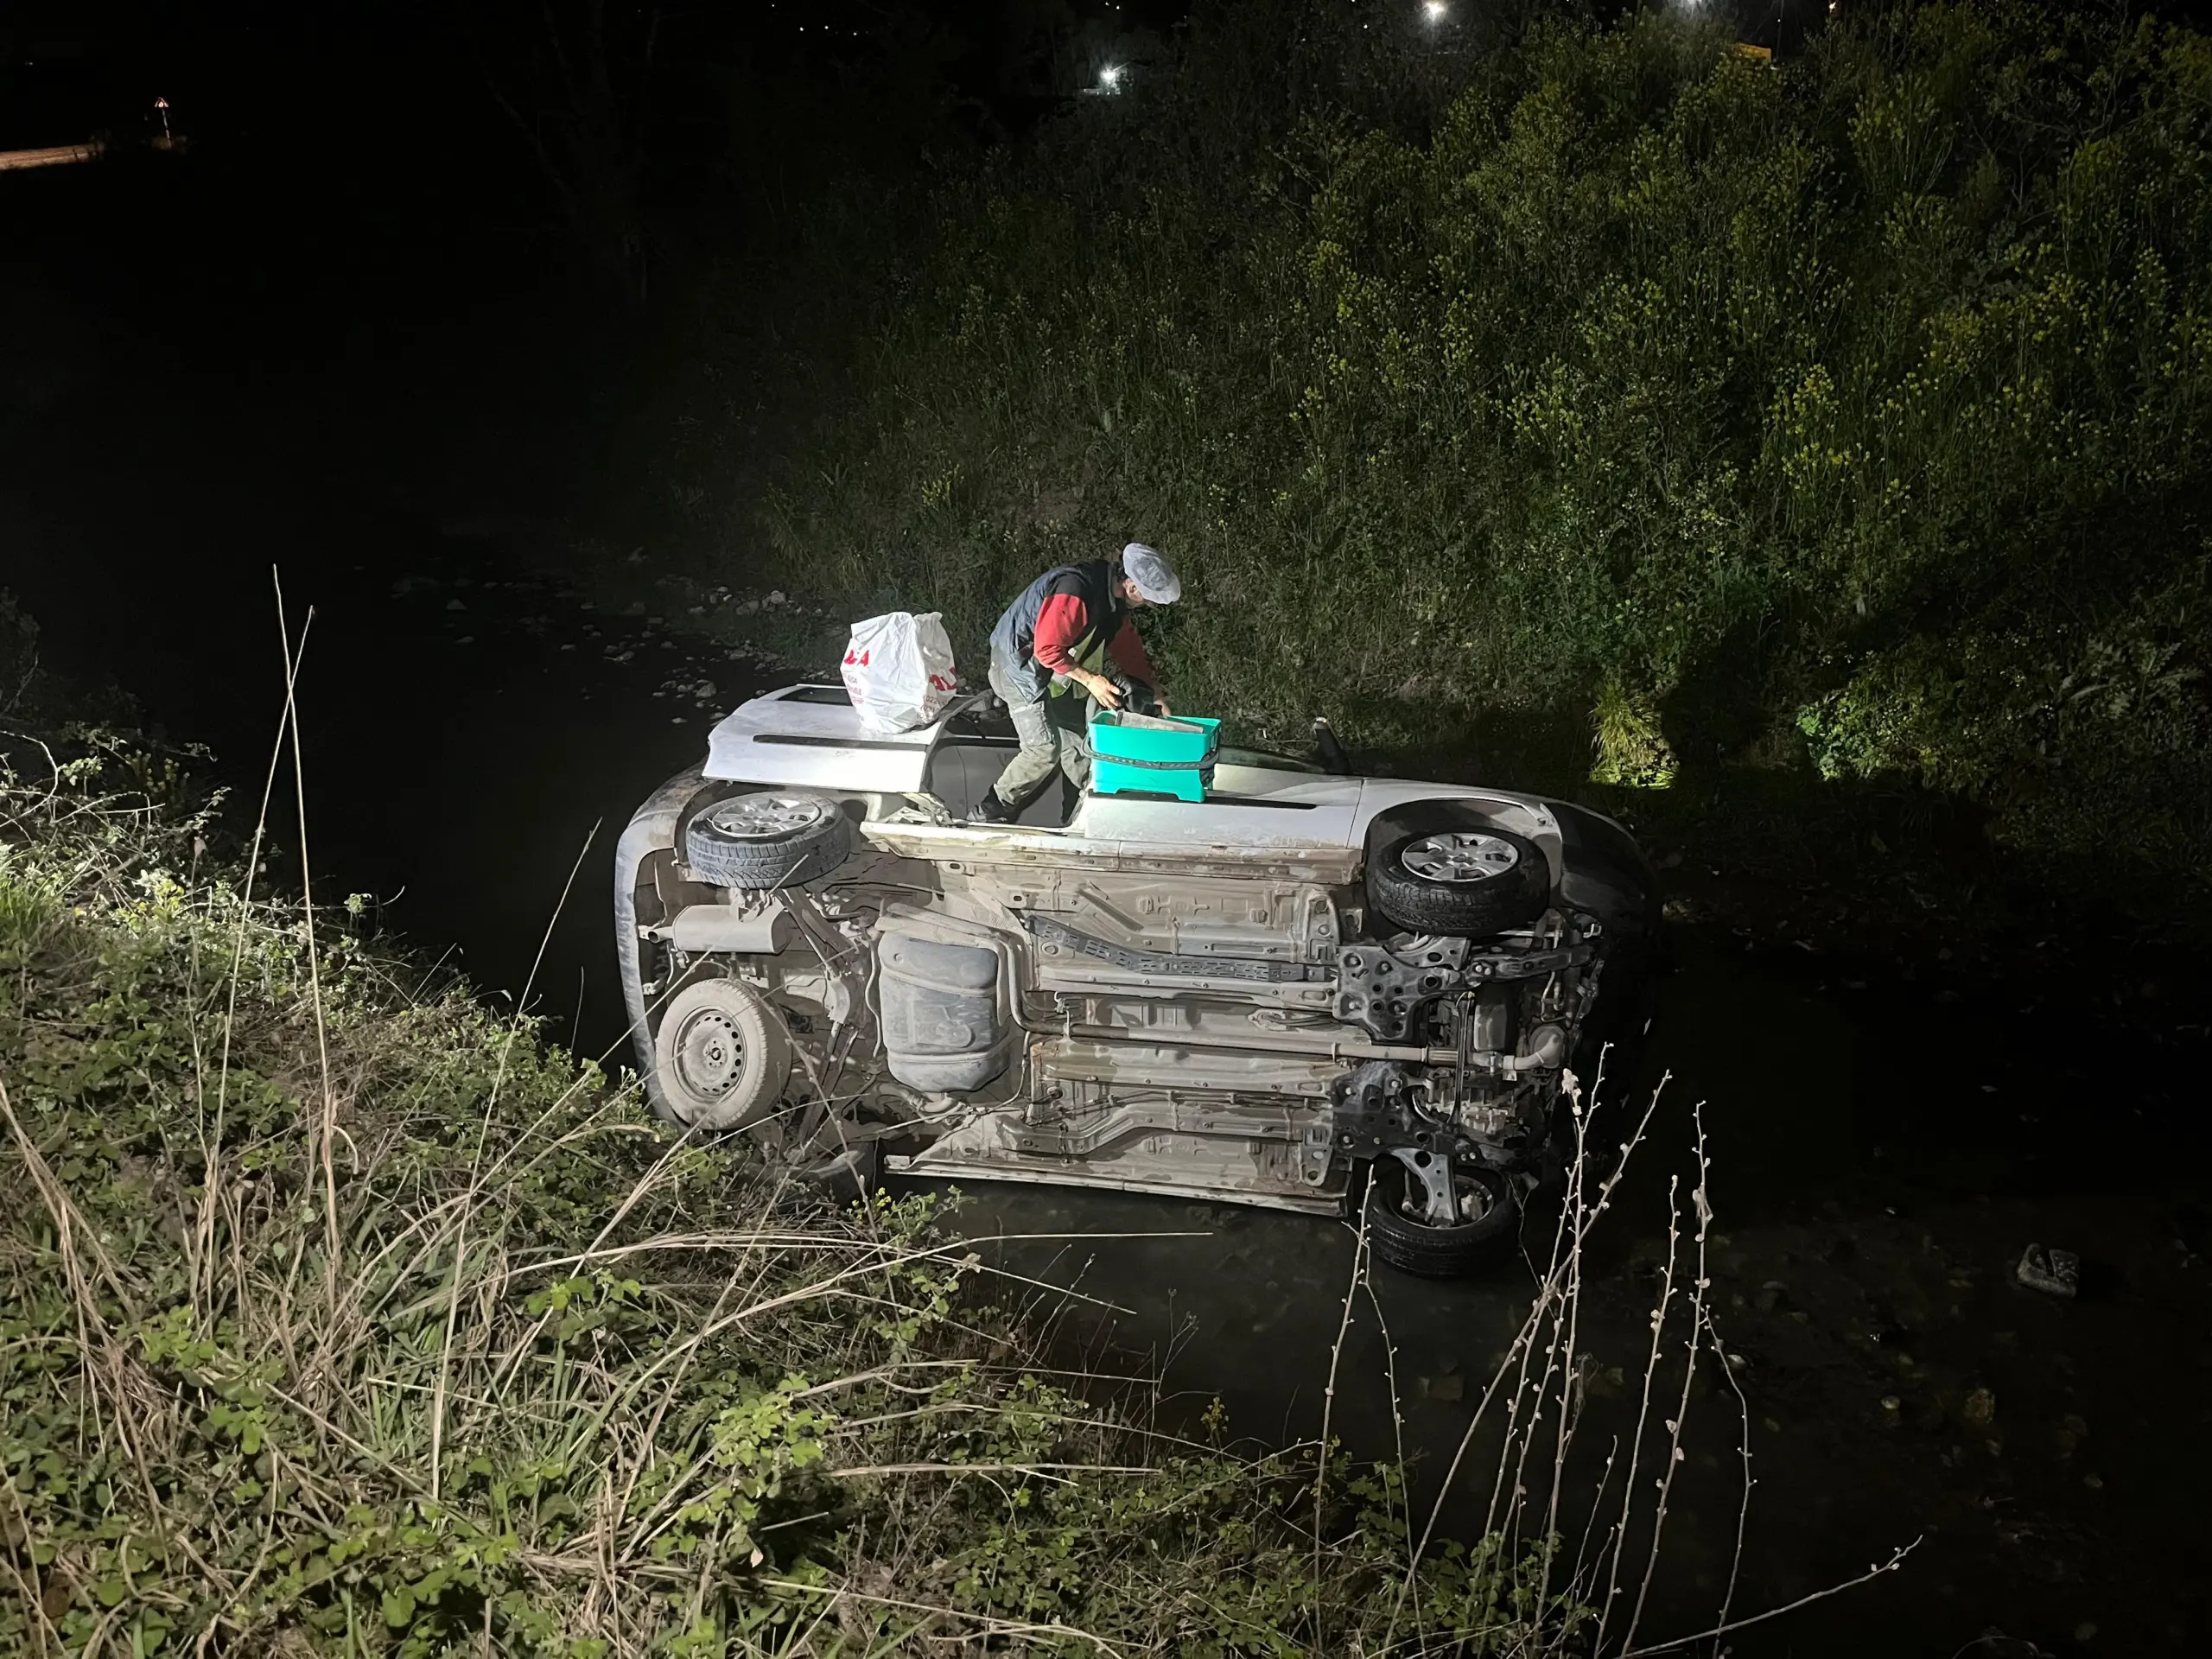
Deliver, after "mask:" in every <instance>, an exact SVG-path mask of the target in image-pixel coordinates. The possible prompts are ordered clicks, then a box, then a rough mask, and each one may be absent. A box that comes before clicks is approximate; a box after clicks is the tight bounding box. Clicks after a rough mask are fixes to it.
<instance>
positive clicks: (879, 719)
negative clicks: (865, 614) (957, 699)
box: [845, 611, 957, 734]
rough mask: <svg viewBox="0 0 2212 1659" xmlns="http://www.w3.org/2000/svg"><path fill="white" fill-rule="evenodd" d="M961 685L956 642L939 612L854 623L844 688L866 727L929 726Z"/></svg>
mask: <svg viewBox="0 0 2212 1659" xmlns="http://www.w3.org/2000/svg"><path fill="white" fill-rule="evenodd" d="M956 686H957V679H956V678H955V675H954V669H953V662H952V641H951V639H950V638H948V637H947V635H946V633H945V632H944V619H943V618H942V617H941V616H940V615H939V614H938V613H937V612H935V611H931V612H930V613H928V614H927V615H926V616H915V615H912V614H911V613H908V612H906V611H893V612H892V613H890V614H889V615H887V616H871V617H870V618H868V620H867V621H865V622H855V623H854V624H853V638H852V643H851V644H850V645H848V646H847V647H846V648H845V689H846V690H848V691H849V692H851V693H852V695H853V707H854V708H855V709H858V710H860V716H861V730H862V731H867V732H877V733H883V734H888V733H892V732H911V731H912V730H913V729H914V728H916V727H917V726H927V725H928V724H930V723H931V721H934V720H935V719H936V718H937V717H938V715H941V714H943V713H944V705H945V704H946V703H948V702H951V701H952V693H953V691H954V690H955V688H956Z"/></svg>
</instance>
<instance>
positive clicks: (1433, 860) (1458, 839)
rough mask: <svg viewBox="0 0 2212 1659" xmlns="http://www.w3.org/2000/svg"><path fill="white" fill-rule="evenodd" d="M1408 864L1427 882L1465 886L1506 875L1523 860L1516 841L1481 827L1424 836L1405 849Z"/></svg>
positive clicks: (1407, 865) (1407, 866)
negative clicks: (1492, 833) (1484, 832)
mask: <svg viewBox="0 0 2212 1659" xmlns="http://www.w3.org/2000/svg"><path fill="white" fill-rule="evenodd" d="M1404 857H1405V865H1406V868H1408V870H1411V871H1412V872H1413V873H1414V874H1415V875H1417V876H1420V877H1421V879H1422V880H1425V881H1436V882H1440V883H1442V884H1444V885H1446V886H1447V887H1461V886H1465V885H1467V884H1469V883H1471V882H1475V881H1487V880H1490V879H1491V877H1493V876H1499V875H1503V874H1505V873H1506V872H1507V871H1509V870H1510V869H1511V868H1513V867H1514V866H1515V865H1516V864H1518V863H1519V862H1520V861H1521V854H1520V852H1519V850H1518V849H1516V848H1515V846H1514V845H1513V843H1512V842H1510V841H1507V840H1505V839H1503V837H1502V836H1491V835H1484V834H1483V833H1482V832H1481V831H1480V830H1467V829H1455V830H1452V831H1449V832H1447V833H1446V834H1444V835H1439V836H1423V837H1422V838H1421V840H1419V841H1417V842H1414V844H1413V845H1412V846H1410V847H1408V848H1407V849H1406V850H1405V855H1404Z"/></svg>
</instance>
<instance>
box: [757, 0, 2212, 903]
mask: <svg viewBox="0 0 2212 1659" xmlns="http://www.w3.org/2000/svg"><path fill="white" fill-rule="evenodd" d="M917 217H918V219H920V220H921V221H923V222H925V226H926V228H925V229H924V230H923V231H921V232H918V234H916V235H914V236H912V237H911V238H908V239H907V241H906V244H905V245H903V246H902V248H901V250H900V251H899V254H898V257H897V258H896V259H895V261H893V270H892V271H891V273H890V275H889V276H888V277H887V281H886V283H885V286H884V289H883V290H882V297H881V302H880V304H879V305H878V307H877V308H876V309H875V311H874V314H873V315H872V317H871V319H870V321H868V324H867V327H866V332H865V336H864V343H863V345H862V346H861V349H860V350H859V352H858V353H857V354H856V355H855V357H854V358H853V359H850V361H849V364H848V365H847V366H846V369H845V371H844V372H842V377H841V378H839V379H837V381H836V384H835V385H831V386H829V388H827V394H828V397H829V404H830V406H831V407H833V408H834V409H835V410H836V414H835V415H834V416H833V417H830V418H827V419H825V420H824V421H823V422H822V423H820V424H819V425H816V426H810V428H808V429H806V430H805V431H804V432H803V433H801V434H800V435H799V436H798V442H795V443H794V444H793V445H792V446H791V454H792V456H793V460H792V462H791V465H789V466H788V467H785V469H784V471H783V472H782V474H780V476H779V480H778V482H777V483H776V485H775V486H773V487H772V488H770V489H767V490H765V491H763V490H758V489H755V488H753V487H751V486H749V485H747V486H744V487H740V486H738V485H737V484H736V482H735V480H732V481H731V483H730V485H729V486H728V488H727V490H726V493H725V494H724V495H723V497H722V498H721V499H723V500H724V501H725V502H727V503H728V516H727V517H726V518H724V519H722V520H721V523H722V524H723V526H724V534H723V537H722V540H723V544H724V545H725V546H728V547H732V548H735V547H739V546H741V547H742V548H744V549H745V550H746V551H745V554H744V558H745V560H746V561H747V562H750V561H752V560H753V559H755V558H757V557H759V556H760V546H761V541H762V538H763V536H764V534H765V537H766V543H767V557H768V558H769V560H770V562H771V565H772V569H770V571H769V572H768V574H767V576H766V582H772V583H774V584H775V585H778V586H781V587H783V588H787V589H791V590H794V591H797V592H799V593H804V594H808V595H810V596H813V597H817V598H819V599H820V600H821V601H823V602H824V603H825V604H827V605H828V606H829V607H830V608H831V613H832V614H836V615H845V614H853V615H857V614H861V613H863V607H868V606H870V605H878V606H882V607H891V606H897V607H906V608H912V609H917V610H918V609H923V608H928V607H942V608H943V609H944V610H945V611H946V612H947V613H948V614H949V617H950V620H952V621H953V623H954V625H955V638H956V641H957V643H958V644H959V645H960V646H961V647H962V649H963V653H964V655H965V656H966V658H968V660H969V661H970V662H971V663H972V662H974V661H976V659H977V658H979V656H980V653H981V651H982V639H983V633H984V630H985V629H986V628H987V627H988V623H989V620H990V618H991V616H992V615H993V614H994V613H995V610H996V609H997V607H999V606H1001V604H1002V603H1003V602H1004V601H1005V600H1006V598H1007V596H1008V595H1009V594H1012V593H1013V592H1014V590H1015V589H1016V588H1018V587H1019V585H1020V583H1021V582H1024V581H1026V580H1027V577H1028V576H1029V575H1031V574H1033V572H1034V571H1035V570H1036V569H1038V568H1039V567H1040V565H1042V564H1044V563H1049V562H1051V561H1053V560H1056V559H1060V558H1066V557H1077V556H1097V555H1098V554H1099V553H1100V552H1101V551H1102V550H1107V549H1110V548H1112V547H1115V546H1117V545H1118V544H1119V543H1121V542H1122V540H1124V539H1126V538H1128V537H1141V538H1144V539H1148V540H1151V541H1154V542H1155V543H1158V544H1159V545H1160V546H1162V547H1165V548H1166V549H1168V550H1171V551H1172V552H1173V554H1174V555H1175V556H1177V557H1178V558H1179V560H1180V561H1181V563H1182V564H1183V566H1184V567H1185V569H1186V570H1187V571H1188V573H1189V575H1188V581H1189V587H1188V600H1187V602H1186V603H1185V604H1184V605H1183V606H1181V607H1179V608H1178V609H1176V610H1175V611H1173V613H1166V614H1162V615H1160V616H1158V617H1157V618H1155V619H1153V620H1150V621H1148V624H1147V626H1155V627H1156V628H1157V629H1158V632H1159V639H1158V643H1159V645H1160V649H1161V651H1162V652H1163V653H1164V656H1165V658H1166V663H1167V664H1169V667H1170V671H1171V674H1172V676H1173V679H1174V681H1175V683H1176V685H1177V687H1178V689H1179V693H1180V697H1181V700H1182V701H1183V702H1185V706H1192V707H1200V708H1205V709H1211V710H1212V711H1215V712H1218V713H1222V714H1225V715H1231V716H1233V717H1235V718H1236V719H1237V720H1238V721H1240V722H1242V723H1243V724H1244V725H1246V726H1247V727H1248V728H1255V727H1256V728H1262V729H1272V730H1274V731H1275V732H1278V733H1289V732H1294V731H1295V730H1297V729H1299V728H1301V727H1302V724H1303V720H1304V717H1305V716H1306V715H1309V714H1311V713H1315V712H1320V713H1326V714H1329V715H1333V716H1335V717H1336V718H1337V719H1338V721H1340V722H1341V723H1343V724H1344V725H1346V726H1348V727H1349V728H1351V730H1353V731H1354V732H1355V733H1356V734H1359V735H1361V736H1363V737H1365V738H1367V739H1368V740H1370V741H1377V742H1382V743H1388V744H1406V743H1408V742H1410V741H1415V740H1419V741H1424V742H1427V743H1431V744H1433V743H1436V742H1438V741H1440V740H1446V739H1448V738H1449V737H1450V736H1451V735H1452V734H1454V733H1461V734H1464V733H1466V732H1470V731H1480V732H1482V733H1484V734H1485V735H1486V737H1487V738H1488V739H1489V740H1490V742H1491V747H1493V749H1495V748H1496V747H1498V746H1499V743H1500V741H1501V740H1505V741H1507V746H1508V747H1510V746H1511V740H1513V739H1515V738H1516V736H1521V735H1525V734H1527V733H1529V732H1531V731H1537V730H1541V731H1549V732H1557V731H1560V730H1561V729H1566V730H1568V731H1570V732H1572V733H1573V734H1575V735H1574V736H1573V739H1572V741H1573V743H1574V744H1575V745H1579V744H1580V742H1582V741H1594V744H1595V749H1596V753H1595V770H1594V774H1593V775H1594V776H1596V777H1597V778H1598V779H1600V780H1604V781H1618V782H1622V783H1645V784H1650V783H1661V782H1665V781H1667V780H1669V779H1670V778H1672V777H1674V776H1675V775H1676V774H1677V773H1678V772H1680V773H1681V775H1683V776H1684V777H1689V776H1693V775H1705V776H1708V777H1709V776H1712V775H1713V774H1714V773H1716V772H1718V771H1719V769H1721V768H1738V767H1745V766H1753V767H1760V768H1768V769H1778V770H1782V771H1792V770H1794V771H1796V772H1800V773H1802V775H1804V776H1805V777H1807V778H1808V779H1811V778H1815V777H1826V778H1829V779H1853V778H1859V779H1864V778H1902V779H1910V780H1912V781H1913V782H1915V783H1916V784H1918V785H1925V786H1927V787H1929V788H1930V789H1933V790H1936V791H1948V792H1950V793H1952V794H1954V795H1956V796H1960V797H1963V798H1967V799H1970V800H1973V801H1975V802H1978V803H1980V804H1983V805H1986V806H1987V807H1988V808H1990V809H1992V810H1993V811H1994V813H1995V814H1996V822H1997V823H1998V825H1999V829H2000V830H2001V831H2002V832H2003V833H2004V834H2005V836H2007V837H2008V838H2009V839H2010V840H2011V841H2012V842H2014V843H2015V844H2016V845H2018V846H2019V847H2020V848H2022V849H2027V850H2029V851H2031V852H2037V853H2046V852H2062V851H2063V852H2079V851H2082V850H2085V849H2091V848H2099V849H2105V850H2107V851H2109V850H2113V849H2120V850H2124V851H2126V852H2127V853H2130V854H2133V855H2137V856H2139V857H2140V858H2143V859H2145V860H2149V861H2155V862H2157V863H2158V864H2160V865H2163V866H2164V867H2165V868H2168V869H2196V870H2201V869H2202V868H2203V867H2204V864H2205V860H2206V855H2207V853H2208V851H2212V761H2208V760H2207V754H2208V746H2207V743H2206V738H2207V737H2208V735H2212V727H2209V726H2208V722H2207V709H2206V702H2205V695H2206V694H2205V685H2204V681H2203V679H2202V669H2203V667H2204V664H2205V663H2206V660H2207V655H2208V651H2212V632H2208V623H2207V614H2206V598H2207V594H2206V550H2205V541H2204V536H2205V525H2204V524H2203V521H2202V502H2203V501H2204V499H2206V485H2207V483H2208V481H2212V429H2208V426H2207V422H2206V408H2207V404H2206V398H2207V393H2208V390H2209V389H2212V380H2209V379H2208V375H2212V361H2209V360H2208V348H2209V347H2212V321H2208V319H2209V318H2212V41H2207V40H2206V39H2204V38H2203V37H2202V36H2200V35H2196V34H2194V33H2190V32H2189V31H2187V30H2183V29H2174V28H2169V27H2166V26H2164V25H2161V24H2158V23H2156V22H2151V21H2148V20H2137V19H2133V18H2130V17H2128V16H2125V15H2123V14H2122V13H2120V12H2119V11H2117V10H2104V9H2066V8H2060V7H2056V6H2043V5H2036V4H2031V3H2019V0H1961V3H1941V4H1932V5H1923V6H1917V7H1905V8H1886V9H1885V8H1876V9H1872V10H1868V11H1867V12H1866V16H1864V17H1863V18H1860V17H1859V16H1858V15H1857V11H1856V9H1853V11H1852V12H1850V13H1849V14H1847V16H1845V17H1844V18H1842V19H1840V20H1839V21H1838V22H1836V23H1835V24H1834V26H1832V27H1830V28H1828V29H1827V30H1826V31H1825V32H1824V33H1822V34H1821V35H1818V36H1817V37H1816V38H1815V39H1813V40H1811V41H1808V43H1807V46H1806V48H1805V49H1804V50H1803V52H1802V54H1797V55H1796V56H1795V57H1793V58H1791V59H1789V60H1786V61H1783V62H1780V63H1777V64H1769V63H1766V62H1762V61H1758V60H1752V59H1750V58H1747V57H1746V56H1745V55H1743V54H1738V52H1736V51H1735V50H1733V49H1732V41H1731V37H1730V35H1729V34H1728V33H1727V32H1726V31H1725V30H1721V29H1716V28H1713V27H1710V26H1707V25H1705V24H1702V23H1700V22H1697V21H1695V19H1694V15H1686V14H1681V13H1673V12H1668V11H1663V10H1662V11H1653V10H1643V11H1641V12H1639V13H1638V14H1637V15H1635V16H1630V17H1626V18H1624V19H1622V20H1621V21H1619V22H1617V23H1614V24H1611V25H1610V26H1601V25H1599V24H1597V23H1594V22H1586V21H1577V20H1573V19H1570V18H1560V17H1556V16H1553V17H1543V16H1539V17H1538V18H1537V19H1536V20H1535V21H1533V22H1526V23H1521V24H1510V25H1504V26H1501V28H1500V29H1499V30H1498V32H1497V33H1496V34H1495V35H1489V36H1485V37H1484V38H1483V39H1481V40H1476V39H1475V38H1473V37H1472V36H1471V35H1465V36H1460V35H1453V34H1452V33H1451V32H1450V31H1448V30H1447V31H1445V32H1444V33H1442V34H1436V33H1425V32H1423V31H1421V29H1419V28H1418V27H1417V25H1416V23H1415V22H1414V21H1412V14H1411V12H1410V10H1408V16H1403V17H1402V16H1399V15H1398V13H1397V11H1396V10H1390V9H1386V8H1379V7H1373V6H1355V7H1345V6H1342V5H1336V4H1323V3H1319V0H1313V3H1307V0H1270V3H1260V4H1254V5H1249V6H1240V7H1233V8H1231V7H1224V8H1219V9H1216V10H1215V11H1213V12H1212V13H1211V14H1206V15H1202V16H1201V18H1200V20H1199V21H1198V23H1197V24H1195V25H1194V26H1193V28H1192V30H1191V31H1190V32H1189V34H1188V35H1187V37H1186V38H1185V40H1184V41H1183V42H1182V45H1181V47H1180V49H1179V54H1177V55H1176V56H1174V57H1173V59H1172V60H1161V61H1160V62H1158V63H1155V64H1154V65H1153V66H1151V67H1150V68H1149V69H1148V70H1147V72H1146V73H1142V74H1132V75H1131V76H1129V77H1128V85H1127V90H1126V91H1125V92H1123V93H1122V95H1120V96H1116V97H1095V98H1084V99H1076V100H1074V102H1073V105H1072V106H1071V110H1070V112H1068V113H1067V114H1065V115H1064V116H1062V117H1061V118H1058V119H1056V120H1054V121H1052V122H1048V123H1046V124H1045V125H1044V126H1042V127H1041V128H1040V129H1039V130H1037V131H1035V132H1034V133H1033V134H1032V135H1031V136H1030V137H1028V138H1027V139H1026V140H1024V141H1023V142H1021V143H1019V144H1015V145H1011V146H1005V147H1001V148H1000V149H995V150H992V151H990V152H988V153H987V154H984V155H982V156H978V157H976V158H975V159H973V160H971V161H969V162H962V163H960V164H957V165H954V166H950V167H949V168H946V169H945V172H944V175H942V176H941V177H940V178H939V179H938V180H937V181H935V182H934V183H933V184H932V186H931V191H930V194H929V196H928V199H927V204H926V207H925V210H923V211H922V212H920V213H918V215H917ZM745 447H746V449H747V456H748V458H749V456H750V454H751V452H752V450H753V448H755V447H756V446H755V445H754V444H753V443H751V442H748V443H747V445H746V446H745ZM748 476H749V474H748ZM764 502H765V505H763V503H764ZM764 585H766V583H764Z"/></svg>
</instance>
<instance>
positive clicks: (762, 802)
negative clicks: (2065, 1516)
mask: <svg viewBox="0 0 2212 1659" xmlns="http://www.w3.org/2000/svg"><path fill="white" fill-rule="evenodd" d="M851 846H852V832H851V829H850V826H849V825H848V824H847V823H846V822H845V814H844V812H843V810H842V809H841V808H840V807H839V806H838V804H837V802H836V798H835V797H834V796H829V795H817V794H816V793H815V792H814V791H811V790H804V789H769V790H762V791H759V792H757V793H755V794H752V795H738V796H734V797H732V798H730V799H728V800H727V801H716V802H715V804H713V805H712V806H709V807H707V808H705V809H704V810H702V811H701V812H699V814H698V815H697V816H696V817H694V818H693V819H692V820H691V822H690V824H688V825H687V826H685V829H684V831H683V858H684V861H685V862H686V863H688V864H690V867H691V868H692V869H693V870H695V871H696V872H697V873H698V874H699V875H700V876H701V877H702V879H703V880H708V881H710V882H712V883H713V884H714V885H715V886H716V887H751V888H765V887H783V886H784V885H785V884H786V883H788V882H791V881H811V880H814V878H815V877H817V876H818V875H824V874H828V873H829V871H831V870H833V869H835V868H837V866H838V865H840V864H842V863H843V862H844V861H845V855H846V853H847V852H848V851H849V850H850V849H851Z"/></svg>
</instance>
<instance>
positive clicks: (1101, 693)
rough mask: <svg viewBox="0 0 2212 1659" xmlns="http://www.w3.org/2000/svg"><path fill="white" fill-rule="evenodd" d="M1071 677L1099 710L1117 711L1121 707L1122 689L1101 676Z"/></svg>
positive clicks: (1084, 675)
mask: <svg viewBox="0 0 2212 1659" xmlns="http://www.w3.org/2000/svg"><path fill="white" fill-rule="evenodd" d="M1073 678H1074V679H1075V683H1077V685H1079V686H1081V687H1082V688H1083V689H1084V690H1086V691H1088V692H1090V696H1091V698H1092V700H1093V701H1094V702H1096V703H1097V705H1098V706H1099V707H1100V708H1101V709H1119V708H1120V707H1121V706H1122V688H1121V687H1120V686H1118V685H1116V684H1115V683H1114V682H1113V681H1111V680H1109V679H1108V678H1107V677H1105V676H1104V675H1103V674H1083V675H1078V676H1074V677H1073Z"/></svg>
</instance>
